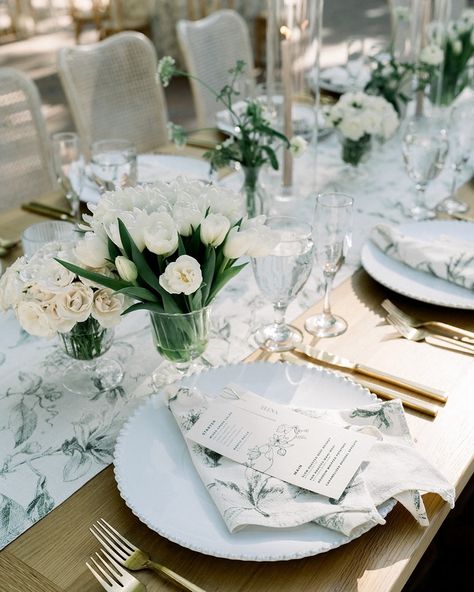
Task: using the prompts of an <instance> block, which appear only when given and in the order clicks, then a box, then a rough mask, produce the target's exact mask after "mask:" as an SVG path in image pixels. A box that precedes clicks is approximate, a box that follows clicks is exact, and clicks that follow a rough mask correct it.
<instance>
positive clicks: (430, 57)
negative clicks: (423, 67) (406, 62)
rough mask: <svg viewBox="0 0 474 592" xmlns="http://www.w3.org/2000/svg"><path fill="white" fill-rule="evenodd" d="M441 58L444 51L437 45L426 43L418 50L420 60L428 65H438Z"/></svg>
mask: <svg viewBox="0 0 474 592" xmlns="http://www.w3.org/2000/svg"><path fill="white" fill-rule="evenodd" d="M443 59H444V52H443V50H442V49H441V48H440V47H438V46H437V45H433V44H429V45H426V46H425V47H424V48H423V49H422V50H421V52H420V60H421V61H422V62H423V63H424V64H427V65H428V66H438V65H439V64H441V62H442V61H443Z"/></svg>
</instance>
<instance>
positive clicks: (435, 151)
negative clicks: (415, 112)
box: [402, 117, 448, 220]
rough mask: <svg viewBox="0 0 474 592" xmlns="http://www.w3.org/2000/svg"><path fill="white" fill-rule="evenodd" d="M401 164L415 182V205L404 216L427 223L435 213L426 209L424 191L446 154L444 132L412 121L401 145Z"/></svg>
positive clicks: (420, 120)
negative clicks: (402, 162) (402, 163)
mask: <svg viewBox="0 0 474 592" xmlns="http://www.w3.org/2000/svg"><path fill="white" fill-rule="evenodd" d="M402 153H403V160H404V161H405V168H406V170H407V173H408V175H409V177H410V178H411V179H412V180H413V181H414V182H415V187H416V201H415V205H414V206H412V207H411V208H409V209H408V210H407V212H406V214H407V215H408V216H410V217H411V218H413V219H414V220H429V219H431V218H434V217H435V216H436V212H435V211H434V210H433V209H431V208H429V207H428V206H427V205H426V201H425V199H426V198H425V194H426V187H427V185H428V183H429V182H430V181H432V180H433V179H435V178H436V177H437V176H438V175H439V174H440V172H441V170H442V169H443V166H444V162H445V160H446V155H447V153H448V136H447V133H446V130H445V129H444V128H442V127H440V126H438V125H437V124H436V121H431V120H430V119H429V118H425V117H420V118H414V119H412V120H411V121H410V122H409V123H408V126H407V131H406V133H405V137H404V138H403V145H402Z"/></svg>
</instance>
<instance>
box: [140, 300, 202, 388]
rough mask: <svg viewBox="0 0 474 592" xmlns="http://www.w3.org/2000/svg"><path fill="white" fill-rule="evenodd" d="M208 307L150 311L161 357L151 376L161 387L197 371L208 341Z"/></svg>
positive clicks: (155, 339) (156, 343)
mask: <svg viewBox="0 0 474 592" xmlns="http://www.w3.org/2000/svg"><path fill="white" fill-rule="evenodd" d="M209 318H210V308H209V307H205V308H201V309H199V310H195V311H193V312H188V313H165V312H163V313H161V312H150V320H151V330H152V335H153V342H154V344H155V347H156V349H157V351H158V353H160V354H161V356H162V357H163V361H162V362H161V364H160V365H159V366H158V367H157V368H156V369H155V371H154V372H153V375H152V381H153V386H154V387H155V388H160V387H162V386H165V385H167V384H171V383H172V382H175V381H176V380H179V379H180V378H182V377H183V376H185V375H186V374H189V373H191V372H194V371H196V369H197V368H198V364H197V359H198V358H199V357H200V356H201V355H202V354H203V353H204V351H205V349H206V347H207V343H208V341H209Z"/></svg>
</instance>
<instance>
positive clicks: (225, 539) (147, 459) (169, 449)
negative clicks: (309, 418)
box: [114, 362, 395, 561]
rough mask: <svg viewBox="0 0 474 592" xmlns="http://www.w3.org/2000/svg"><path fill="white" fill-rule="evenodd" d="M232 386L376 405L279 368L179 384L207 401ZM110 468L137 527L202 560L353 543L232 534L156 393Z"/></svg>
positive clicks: (299, 370) (234, 371)
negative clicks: (194, 389) (141, 525)
mask: <svg viewBox="0 0 474 592" xmlns="http://www.w3.org/2000/svg"><path fill="white" fill-rule="evenodd" d="M229 383H237V384H239V385H241V386H242V387H244V388H247V389H249V390H251V391H253V392H255V393H257V394H259V395H261V396H264V397H268V398H269V399H271V400H273V401H278V402H279V403H284V404H290V403H291V404H292V405H299V406H301V407H319V408H334V409H339V408H342V409H344V408H351V407H356V406H359V405H367V404H370V403H373V402H374V400H376V397H375V396H374V395H373V394H371V393H370V392H369V391H368V390H366V389H364V388H362V387H361V386H359V385H357V384H356V383H354V382H353V381H351V380H349V379H347V378H344V377H342V376H340V375H338V374H335V373H333V372H330V371H327V370H323V369H320V368H317V367H305V366H295V365H290V364H282V363H278V364H271V363H269V362H256V363H254V364H234V365H226V366H221V367H218V368H211V369H209V370H206V371H203V372H201V373H200V374H197V375H194V376H191V377H189V378H186V379H185V380H183V381H182V384H184V385H186V386H196V387H197V388H198V389H199V390H200V391H201V392H203V393H206V394H208V395H210V396H215V395H216V394H217V393H218V392H219V391H220V390H221V389H222V388H223V387H225V386H226V385H228V384H229ZM114 465H115V478H116V480H117V484H118V488H119V491H120V494H121V496H122V497H123V499H124V500H125V503H126V504H127V506H128V507H129V508H130V509H131V510H132V512H133V513H134V514H135V515H136V516H137V517H138V518H139V519H140V520H141V521H142V522H144V523H145V524H146V525H147V526H148V527H149V528H151V529H152V530H154V531H156V532H157V533H158V534H160V535H161V536H163V537H165V538H167V539H169V540H170V541H173V542H175V543H177V544H179V545H181V546H183V547H187V548H189V549H192V550H194V551H199V552H200V553H205V554H206V555H213V556H216V557H225V558H228V559H240V560H246V561H279V560H287V559H297V558H300V557H307V556H310V555H316V554H318V553H324V552H325V551H329V550H330V549H333V548H335V547H339V546H340V545H343V544H345V543H348V542H349V541H350V540H352V539H351V538H350V537H347V536H344V535H342V534H340V533H338V532H335V531H333V530H330V529H327V528H324V527H322V526H317V525H315V524H312V523H310V524H305V525H303V526H298V527H294V528H276V529H271V528H263V527H249V528H245V529H243V530H242V531H240V532H237V533H234V534H230V533H229V531H228V530H227V527H226V526H225V524H224V521H223V519H222V518H221V516H220V514H219V512H218V510H217V508H216V507H215V505H214V502H213V501H212V500H211V497H210V496H209V494H208V492H207V490H206V488H205V486H204V485H203V483H202V482H201V480H200V478H199V476H198V474H197V472H196V471H195V469H194V466H193V464H192V462H191V459H190V457H189V454H188V450H187V448H186V444H185V442H184V439H183V437H182V435H181V432H180V431H179V428H178V426H177V425H176V423H175V420H174V418H173V417H172V415H171V413H170V411H169V410H168V409H167V407H166V406H165V404H164V402H163V399H162V396H161V395H160V394H158V395H154V396H152V397H151V398H149V399H148V400H147V401H146V402H145V403H144V404H143V405H142V406H141V407H139V408H138V409H137V410H136V411H135V413H134V414H133V415H132V416H131V417H130V418H129V419H128V420H127V421H126V423H125V424H124V426H123V427H122V430H121V432H120V434H119V436H118V438H117V445H116V448H115V456H114ZM394 505H395V501H394V500H389V501H388V502H386V503H385V504H384V505H383V506H382V507H381V508H380V510H381V513H382V515H384V516H385V515H386V514H387V513H388V512H389V511H390V510H391V509H392V508H393V506H394Z"/></svg>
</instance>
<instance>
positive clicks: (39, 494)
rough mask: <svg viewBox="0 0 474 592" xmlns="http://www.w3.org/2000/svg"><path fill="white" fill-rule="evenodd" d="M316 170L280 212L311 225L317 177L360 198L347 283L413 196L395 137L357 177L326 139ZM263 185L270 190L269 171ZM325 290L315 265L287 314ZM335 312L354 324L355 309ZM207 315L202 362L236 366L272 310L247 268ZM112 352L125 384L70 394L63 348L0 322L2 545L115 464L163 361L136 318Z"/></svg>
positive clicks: (11, 322) (436, 188)
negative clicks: (376, 236) (375, 232)
mask: <svg viewBox="0 0 474 592" xmlns="http://www.w3.org/2000/svg"><path fill="white" fill-rule="evenodd" d="M317 164H318V166H317V169H316V168H315V166H316V161H315V156H314V154H313V153H312V152H311V151H308V152H307V153H306V154H305V155H304V156H303V157H302V158H301V159H299V160H297V161H295V179H296V183H297V185H298V187H300V188H301V194H302V195H306V196H307V197H306V198H303V197H300V198H298V199H297V201H295V202H290V203H289V204H286V205H285V204H281V205H280V206H279V207H278V211H279V212H281V213H287V214H290V215H295V214H298V215H301V216H303V217H305V218H306V219H307V220H311V218H312V211H313V207H314V190H315V187H314V186H313V185H312V184H311V183H312V179H313V178H315V177H317V189H319V190H322V189H325V188H326V189H328V188H330V189H338V190H345V191H347V192H349V193H351V194H352V195H354V197H355V216H354V229H355V230H354V233H353V245H352V249H351V251H350V252H349V254H348V256H347V259H346V262H345V265H344V266H343V268H342V269H341V271H340V272H339V273H338V275H337V276H336V281H337V282H341V281H343V280H344V279H345V278H347V277H348V276H349V275H351V274H352V273H353V272H354V270H355V269H357V267H358V265H359V255H360V249H361V246H362V244H363V242H364V241H365V240H366V238H367V237H368V235H369V232H370V229H371V228H372V227H373V226H374V225H375V224H377V223H378V222H381V221H387V222H390V223H394V224H396V223H398V222H401V221H405V217H404V215H403V203H409V201H410V200H411V199H413V197H412V196H413V193H412V191H413V190H412V186H411V183H410V181H409V180H408V178H407V175H406V173H405V172H404V170H403V164H402V161H401V153H400V145H399V143H398V142H397V141H396V140H394V141H393V142H391V143H388V144H386V145H384V146H382V147H381V148H380V150H378V152H377V153H376V154H374V155H373V156H372V159H371V161H369V163H367V165H365V166H366V167H367V168H366V169H365V171H364V170H363V171H362V172H361V173H359V176H358V177H354V176H353V174H352V173H349V174H348V173H347V171H346V169H345V168H344V166H343V164H342V163H341V161H340V157H339V146H338V143H337V139H336V138H335V137H334V136H331V137H329V138H327V139H325V140H324V141H323V142H321V144H320V149H319V153H318V163H317ZM316 171H317V176H316V174H315V173H316ZM183 173H185V171H183ZM449 181H450V176H449V172H447V173H446V174H443V175H442V176H441V177H440V179H438V180H437V181H436V182H434V183H433V184H432V187H431V188H430V189H429V190H428V196H429V197H431V198H432V199H434V200H436V199H440V198H441V197H444V196H445V195H446V194H447V187H448V184H449ZM227 182H228V184H229V185H233V186H234V188H237V189H238V188H239V187H240V184H241V180H240V179H239V177H238V175H236V176H234V177H231V178H230V179H229V180H228V181H227ZM266 182H267V186H268V187H269V188H271V183H272V176H271V175H268V176H267V179H266ZM311 192H313V193H311ZM321 288H322V282H321V276H320V272H319V270H318V268H317V265H315V266H314V269H313V272H312V275H311V277H310V279H309V281H308V282H307V284H306V285H305V287H304V288H303V290H302V291H301V292H300V294H299V295H298V297H297V299H296V301H295V302H293V303H292V304H291V305H290V308H289V311H288V317H287V318H288V319H291V318H294V317H296V316H297V315H298V314H299V313H301V312H302V311H303V310H305V309H307V308H308V307H309V306H311V305H313V304H314V303H315V302H317V301H318V300H319V299H320V298H321ZM336 312H340V313H341V314H343V316H345V317H346V318H347V319H348V321H349V324H350V311H343V310H341V311H336ZM211 316H212V327H211V335H210V343H209V346H208V348H207V350H206V352H205V354H204V358H203V364H204V365H218V364H225V363H229V362H237V361H239V360H242V359H243V358H244V357H245V356H246V355H248V354H249V353H250V352H251V351H252V350H254V349H255V343H254V341H253V334H254V333H255V330H256V329H257V327H258V326H260V325H261V324H262V323H264V322H268V321H269V320H270V319H271V316H272V307H271V305H270V304H269V303H268V302H266V301H265V299H264V298H263V296H262V295H261V294H260V293H259V291H258V288H257V286H256V283H255V281H254V278H253V276H252V271H251V269H250V268H249V267H248V268H247V269H244V271H243V272H242V273H241V274H239V276H238V277H237V278H236V279H234V281H232V282H230V283H229V284H228V286H227V287H226V288H225V289H224V290H223V291H222V292H221V293H220V294H219V296H218V299H217V300H216V302H215V304H214V305H213V309H212V315H211ZM106 355H108V356H110V357H113V358H114V359H116V360H119V361H121V363H122V365H123V367H124V370H125V378H124V381H123V383H122V385H121V386H119V387H118V388H116V389H113V390H112V391H109V392H91V393H90V394H89V395H88V396H82V397H80V396H78V395H74V394H73V393H70V392H68V391H66V390H65V389H64V388H63V387H62V384H61V375H62V373H63V372H64V371H65V369H66V368H67V366H68V364H70V363H71V360H70V359H68V358H67V357H66V355H65V354H64V353H63V352H62V350H61V347H60V345H59V343H58V342H57V341H49V340H45V339H37V338H34V337H31V336H29V335H27V334H26V333H24V332H22V331H21V330H20V328H19V325H18V322H17V321H16V320H15V318H14V316H13V315H3V316H2V317H1V318H0V376H1V382H0V548H1V547H3V546H5V545H7V544H8V543H9V542H10V541H11V540H13V539H14V538H16V537H17V536H19V535H20V534H21V533H22V532H24V531H25V530H26V529H27V528H28V527H29V526H31V525H32V524H34V523H35V522H36V521H37V520H39V519H40V518H41V517H43V516H44V515H46V514H47V513H48V512H50V511H51V510H52V509H53V508H54V507H56V506H57V505H59V504H60V503H61V502H62V501H64V500H65V499H67V498H68V497H69V496H70V495H72V494H73V493H74V492H75V491H77V490H78V489H79V488H80V487H81V486H82V485H83V484H84V483H86V482H87V481H88V480H89V479H91V478H92V477H93V476H94V475H96V474H97V473H98V472H99V471H101V470H102V469H103V468H104V467H106V466H107V465H108V464H109V463H110V462H111V461H112V453H113V448H114V441H115V436H116V434H117V431H118V430H119V428H120V426H121V423H122V421H123V418H124V417H126V416H128V415H129V413H130V410H131V408H132V407H133V405H134V404H136V402H137V401H138V399H139V398H140V397H144V396H146V395H147V394H149V393H150V392H151V387H150V386H149V385H148V382H147V377H149V376H150V373H151V372H152V370H153V369H154V368H155V367H156V366H157V365H158V362H159V360H158V354H157V353H156V351H155V349H154V346H153V342H152V338H151V332H150V329H149V326H148V316H147V315H146V314H145V313H133V315H130V316H129V317H127V318H125V320H124V321H123V322H122V324H121V325H120V326H119V328H118V329H117V330H116V337H115V342H114V345H113V347H112V349H111V350H110V351H109V353H108V354H106ZM142 383H143V384H142ZM139 386H140V388H138V387H139Z"/></svg>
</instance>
